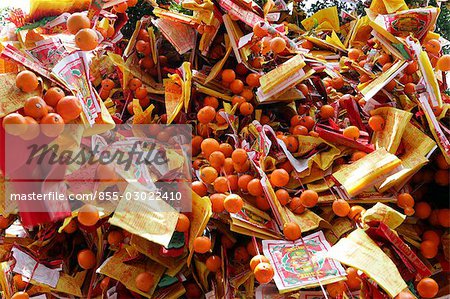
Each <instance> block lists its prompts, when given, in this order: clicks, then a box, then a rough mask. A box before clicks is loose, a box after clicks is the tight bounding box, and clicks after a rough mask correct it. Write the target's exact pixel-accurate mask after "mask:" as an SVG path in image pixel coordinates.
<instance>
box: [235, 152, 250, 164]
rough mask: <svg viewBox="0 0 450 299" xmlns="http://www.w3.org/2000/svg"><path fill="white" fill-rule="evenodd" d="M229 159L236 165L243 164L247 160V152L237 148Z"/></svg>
mask: <svg viewBox="0 0 450 299" xmlns="http://www.w3.org/2000/svg"><path fill="white" fill-rule="evenodd" d="M231 159H232V160H233V162H234V163H236V164H244V163H245V162H246V161H247V160H248V156H247V152H246V151H245V150H244V149H242V148H237V149H235V150H234V151H233V153H232V154H231Z"/></svg>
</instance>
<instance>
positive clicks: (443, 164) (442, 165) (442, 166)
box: [435, 153, 450, 170]
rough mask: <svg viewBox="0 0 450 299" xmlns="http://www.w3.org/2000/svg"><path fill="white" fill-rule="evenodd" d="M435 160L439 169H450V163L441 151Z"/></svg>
mask: <svg viewBox="0 0 450 299" xmlns="http://www.w3.org/2000/svg"><path fill="white" fill-rule="evenodd" d="M435 162H436V165H437V167H438V168H439V169H443V170H446V169H450V164H448V163H447V161H446V160H445V158H444V155H443V154H442V153H439V154H438V155H437V156H436V159H435Z"/></svg>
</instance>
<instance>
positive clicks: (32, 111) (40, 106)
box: [23, 96, 48, 119]
mask: <svg viewBox="0 0 450 299" xmlns="http://www.w3.org/2000/svg"><path fill="white" fill-rule="evenodd" d="M23 110H24V112H25V115H28V116H31V117H32V118H34V119H41V118H42V117H44V116H46V115H47V114H48V110H47V104H46V103H45V101H44V100H43V99H42V98H40V97H37V96H36V97H31V98H28V99H26V100H25V103H24V106H23Z"/></svg>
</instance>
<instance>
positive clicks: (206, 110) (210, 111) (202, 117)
mask: <svg viewBox="0 0 450 299" xmlns="http://www.w3.org/2000/svg"><path fill="white" fill-rule="evenodd" d="M215 117H216V110H215V109H214V108H213V107H211V106H205V107H203V108H201V109H200V110H199V111H198V113H197V119H198V121H199V122H200V123H202V124H208V123H210V122H212V121H213V120H214V118H215Z"/></svg>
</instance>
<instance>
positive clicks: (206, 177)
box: [200, 166, 219, 184]
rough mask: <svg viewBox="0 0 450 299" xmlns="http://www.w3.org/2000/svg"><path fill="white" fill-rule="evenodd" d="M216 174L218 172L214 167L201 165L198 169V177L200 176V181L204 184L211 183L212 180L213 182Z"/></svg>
mask: <svg viewBox="0 0 450 299" xmlns="http://www.w3.org/2000/svg"><path fill="white" fill-rule="evenodd" d="M218 176H219V174H218V173H217V170H216V169H215V168H214V167H211V166H207V167H203V168H202V169H201V170H200V177H201V179H202V181H203V182H205V183H206V184H212V182H214V180H215V179H216V178H217V177H218Z"/></svg>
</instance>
